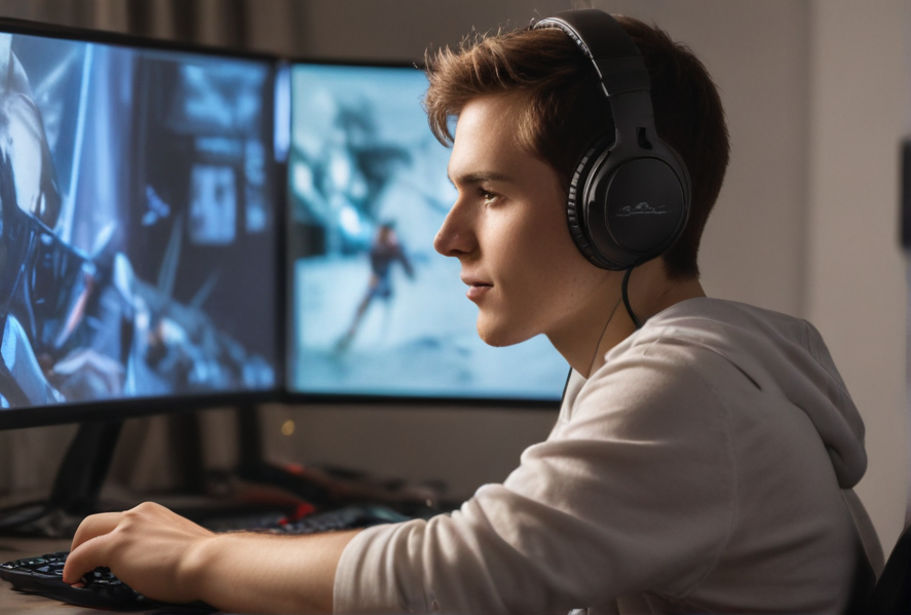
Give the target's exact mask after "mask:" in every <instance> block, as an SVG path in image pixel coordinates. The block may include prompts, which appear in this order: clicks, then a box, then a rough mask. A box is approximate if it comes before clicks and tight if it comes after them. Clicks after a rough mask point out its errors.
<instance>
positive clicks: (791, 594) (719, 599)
mask: <svg viewBox="0 0 911 615" xmlns="http://www.w3.org/2000/svg"><path fill="white" fill-rule="evenodd" d="M428 66H429V68H428V74H429V78H430V88H429V91H428V93H427V96H426V106H427V110H428V114H429V118H430V124H431V127H432V129H433V131H434V133H435V134H436V135H437V136H438V137H439V138H440V139H441V140H443V141H445V142H447V143H452V153H451V157H450V162H449V176H450V178H451V180H452V182H453V184H454V185H455V187H456V188H457V190H458V196H457V198H456V200H455V203H454V204H453V205H452V208H451V209H450V211H449V213H448V216H447V217H446V219H445V221H444V222H443V225H442V227H441V228H440V230H439V233H438V234H437V236H436V241H435V247H436V249H437V250H438V251H439V252H441V253H443V254H445V255H448V256H451V257H453V258H457V259H458V260H459V262H460V265H461V278H462V281H463V282H464V283H465V284H466V285H467V287H468V292H467V295H468V298H469V299H470V300H471V301H473V302H475V303H476V304H477V306H478V317H477V330H478V333H479V335H480V336H481V337H482V338H483V339H484V340H485V341H487V342H488V343H490V344H492V345H496V346H500V345H507V344H514V343H517V342H520V341H523V340H526V339H529V338H530V337H532V336H534V335H537V334H544V335H546V336H547V337H548V339H549V340H550V342H551V343H552V344H553V345H554V346H555V347H556V348H557V349H558V350H559V351H560V353H561V354H562V355H563V356H564V357H565V358H566V360H567V362H568V363H569V365H570V366H571V368H572V371H571V375H570V378H569V381H568V383H567V387H566V391H565V394H564V399H563V404H562V407H561V410H560V414H559V417H558V418H557V420H556V424H555V425H554V427H553V430H552V431H551V433H550V434H549V436H548V437H547V438H546V439H545V440H544V441H542V442H540V443H537V444H534V445H532V446H530V447H529V448H528V449H527V450H526V451H525V452H524V453H523V455H522V456H521V458H520V460H518V466H517V468H516V469H515V470H514V471H513V472H512V473H510V474H509V476H507V477H505V478H504V480H503V481H502V482H501V483H496V484H487V485H484V486H481V487H480V488H479V489H478V490H477V491H476V492H475V494H474V495H473V496H472V497H471V498H469V499H468V500H467V501H465V502H464V503H463V504H462V505H461V506H460V507H459V508H458V509H457V510H453V511H452V512H450V513H447V514H439V515H436V516H433V517H431V518H428V519H414V520H411V521H406V522H402V523H395V524H387V525H380V526H375V527H372V528H369V529H364V530H352V531H345V532H336V533H329V534H325V535H316V536H302V537H289V538H287V539H283V538H276V537H274V536H266V537H264V536H258V535H255V534H243V533H232V534H221V535H220V534H212V533H211V532H208V531H207V530H205V529H203V528H201V527H199V526H197V525H195V524H193V523H191V522H189V521H187V520H186V519H183V518H182V517H178V516H176V515H174V514H173V513H171V512H170V511H168V510H167V509H165V508H163V507H161V506H158V505H156V504H143V505H140V506H139V507H137V508H135V509H132V510H130V511H126V512H122V513H109V514H104V515H98V516H92V517H88V518H87V519H86V520H85V521H84V522H83V524H82V525H81V526H80V528H79V530H78V531H77V532H76V535H75V537H74V540H73V550H72V552H71V553H70V556H69V560H68V561H67V564H66V569H65V571H64V580H66V581H67V582H70V583H74V582H77V581H78V580H79V578H80V576H81V575H82V574H83V573H85V572H86V571H89V570H91V569H92V568H93V567H95V566H98V565H107V566H110V567H111V569H112V570H113V571H114V573H115V574H117V575H118V576H119V577H120V578H122V579H123V580H124V581H126V582H127V583H129V584H131V585H133V586H134V587H135V588H136V589H138V590H139V591H141V592H142V593H144V594H146V595H148V596H154V597H157V598H162V599H167V600H175V601H184V600H194V599H201V600H204V601H205V602H208V603H211V604H213V605H215V606H218V607H219V608H221V609H224V610H228V611H232V612H238V611H243V612H256V613H263V612H276V613H277V612H283V613H284V612H300V613H316V612H321V613H329V612H332V613H364V612H368V613H403V612H407V613H463V614H465V613H483V614H485V615H493V614H497V613H517V614H518V613H521V614H523V615H529V614H533V613H542V614H543V613H568V612H574V613H588V614H589V615H595V614H602V613H621V614H623V613H708V612H710V613H745V612H776V613H804V614H810V613H813V614H818V615H822V614H827V613H843V612H849V611H851V609H854V610H855V611H857V612H862V610H860V609H858V608H857V607H858V606H859V605H862V602H861V601H860V600H859V599H862V597H863V592H864V589H865V587H867V589H868V586H865V585H864V584H863V583H857V582H855V581H856V580H858V579H863V580H867V581H869V580H870V579H871V578H872V571H871V570H870V568H871V567H873V568H875V567H876V565H878V564H879V563H880V561H881V552H878V543H877V542H876V541H875V538H874V539H873V540H872V541H870V542H867V543H863V544H862V537H863V536H864V535H865V533H864V532H863V530H864V529H865V528H866V529H869V519H867V518H866V515H865V512H864V511H863V508H862V506H860V504H859V501H858V500H857V499H856V497H855V496H853V492H852V490H851V489H852V487H853V486H854V485H855V484H856V483H857V481H858V480H859V479H860V478H861V476H862V475H863V474H864V471H865V468H866V454H865V449H864V443H863V431H864V428H863V423H862V420H861V417H860V415H859V413H858V411H857V409H856V408H855V406H854V404H853V403H852V401H851V398H850V396H849V394H848V392H847V390H846V388H845V385H844V383H843V382H842V379H841V377H840V376H839V374H838V371H837V369H836V368H835V366H834V364H833V361H832V359H831V357H830V355H829V353H828V351H827V350H826V346H825V344H824V343H823V341H822V338H821V336H820V335H819V333H818V332H817V331H816V329H814V328H813V327H812V326H811V325H810V324H809V323H807V322H806V321H803V320H800V319H796V318H792V317H790V316H787V315H784V314H780V313H775V312H771V311H768V310H765V309H762V308H759V307H755V306H750V305H745V304H741V303H736V302H732V301H727V300H723V299H715V298H709V297H707V296H706V294H705V292H704V290H703V288H702V286H701V284H700V281H699V268H698V265H697V253H698V247H699V242H700V237H701V235H702V231H703V228H704V226H705V222H706V220H707V218H708V215H709V213H710V211H711V209H712V207H713V205H714V204H715V201H716V199H717V197H718V194H719V190H720V187H721V184H722V179H723V177H724V173H725V170H726V167H727V162H728V156H729V154H728V151H729V145H728V133H727V128H726V124H725V119H724V113H723V110H722V105H721V101H720V97H719V95H718V92H717V90H716V87H715V85H714V83H713V82H712V80H711V78H710V77H709V75H708V73H707V71H706V69H705V67H704V66H703V64H702V63H701V62H700V61H699V60H698V59H697V58H696V57H695V56H694V55H693V53H692V52H690V51H689V50H688V49H687V48H686V47H684V46H682V45H680V44H678V43H675V42H674V41H673V40H672V39H670V38H669V36H668V35H667V34H666V33H665V32H663V31H662V30H660V29H658V28H657V27H653V26H649V25H647V24H644V23H642V22H640V21H637V20H635V19H631V18H621V17H617V18H613V17H611V16H609V15H608V14H606V13H603V12H601V11H596V10H590V9H584V10H577V11H571V12H568V13H561V14H560V15H559V16H558V17H556V18H548V19H544V20H541V21H539V22H537V23H536V24H535V25H534V26H532V27H529V28H524V29H520V30H517V31H513V32H507V33H498V34H495V35H491V36H483V37H480V38H479V39H477V40H473V41H467V42H466V43H465V44H464V45H463V46H462V47H461V48H458V49H455V50H450V49H444V50H442V51H440V52H439V53H436V54H433V55H431V56H430V58H429V62H428ZM451 118H456V119H457V123H456V125H455V131H454V134H452V133H451V132H450V126H451V125H450V122H449V120H450V119H451ZM465 420H471V418H470V417H466V419H465ZM866 536H867V537H869V534H866ZM862 546H863V547H865V548H862ZM864 572H870V573H871V574H869V575H865V574H859V573H864Z"/></svg>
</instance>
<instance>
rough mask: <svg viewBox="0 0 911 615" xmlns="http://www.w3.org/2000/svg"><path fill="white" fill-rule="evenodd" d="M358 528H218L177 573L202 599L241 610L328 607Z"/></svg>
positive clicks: (287, 610) (311, 611)
mask: <svg viewBox="0 0 911 615" xmlns="http://www.w3.org/2000/svg"><path fill="white" fill-rule="evenodd" d="M358 531H359V530H352V531H345V532H331V533H327V534H315V535H307V536H280V535H279V536H276V535H269V534H255V533H228V534H217V535H215V536H213V537H211V538H209V539H207V540H205V541H203V542H202V543H200V544H199V546H198V547H197V548H196V549H195V550H194V551H193V552H192V553H191V554H188V557H187V558H186V562H185V569H184V570H183V571H181V575H180V577H181V578H182V579H184V581H185V582H186V583H188V585H191V587H188V588H187V589H189V590H191V592H192V593H194V594H196V595H198V596H199V597H200V598H201V599H202V600H203V601H205V602H207V603H209V604H211V605H213V606H215V607H218V608H219V609H222V610H226V611H238V612H244V613H307V614H314V615H315V614H318V613H332V589H333V583H334V581H335V569H336V567H337V566H338V562H339V558H340V557H341V554H342V551H343V550H344V548H345V546H346V545H347V544H348V542H349V541H350V540H351V539H352V538H353V537H354V536H355V535H356V534H357V533H358Z"/></svg>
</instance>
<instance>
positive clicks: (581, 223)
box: [566, 139, 620, 269]
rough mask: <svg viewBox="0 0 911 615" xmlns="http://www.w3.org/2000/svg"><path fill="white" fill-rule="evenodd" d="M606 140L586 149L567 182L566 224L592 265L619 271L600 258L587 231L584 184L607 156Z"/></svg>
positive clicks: (586, 206)
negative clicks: (599, 162)
mask: <svg viewBox="0 0 911 615" xmlns="http://www.w3.org/2000/svg"><path fill="white" fill-rule="evenodd" d="M605 141H606V139H602V140H601V141H598V142H597V143H595V144H594V145H593V146H592V147H590V148H589V149H588V151H587V152H585V154H584V155H583V156H582V158H581V159H580V160H579V163H578V164H577V165H576V168H575V170H574V171H573V175H572V177H571V178H570V180H569V195H568V197H567V201H566V222H567V225H568V226H569V234H570V235H571V236H572V238H573V241H574V242H575V244H576V247H577V248H578V249H579V251H580V252H582V254H583V255H584V256H585V258H587V259H588V260H589V262H591V263H592V264H594V265H597V266H598V267H601V268H602V269H620V268H619V267H615V266H614V264H613V263H611V262H610V261H608V260H605V259H604V258H602V257H601V255H600V253H599V252H598V250H597V249H596V247H595V246H594V245H592V238H591V234H590V233H589V230H588V215H589V214H588V203H587V199H586V198H585V194H586V184H587V183H588V181H589V177H590V176H591V173H592V169H593V168H594V167H595V166H596V162H597V160H598V159H600V158H603V157H604V156H606V155H607V151H606V143H605Z"/></svg>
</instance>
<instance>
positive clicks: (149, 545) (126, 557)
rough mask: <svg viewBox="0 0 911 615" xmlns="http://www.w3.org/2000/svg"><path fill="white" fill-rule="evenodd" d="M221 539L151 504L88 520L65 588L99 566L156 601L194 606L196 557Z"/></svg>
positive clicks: (65, 573)
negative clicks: (203, 546) (201, 549)
mask: <svg viewBox="0 0 911 615" xmlns="http://www.w3.org/2000/svg"><path fill="white" fill-rule="evenodd" d="M214 536H215V534H213V533H212V532H210V531H209V530H206V529H205V528H202V527H200V526H199V525H196V524H195V523H193V522H192V521H189V520H188V519H185V518H183V517H181V516H179V515H177V514H175V513H173V512H171V511H170V510H168V509H167V508H165V507H163V506H160V505H158V504H153V503H151V502H146V503H143V504H140V505H139V506H137V507H135V508H133V509H131V510H128V511H125V512H112V513H101V514H97V515H92V516H90V517H86V518H85V519H84V520H83V521H82V523H81V524H80V525H79V528H78V529H77V530H76V535H75V536H74V537H73V544H72V547H71V550H70V554H69V556H68V557H67V560H66V566H65V567H64V569H63V580H64V582H65V583H70V584H75V583H79V582H80V580H81V578H82V576H83V575H84V574H85V573H87V572H90V571H91V570H93V569H94V568H96V567H98V566H107V567H109V568H110V569H111V571H112V572H113V573H114V574H115V575H117V577H118V578H119V579H120V580H121V581H123V582H124V583H126V584H127V585H129V586H130V587H132V588H133V589H135V590H136V591H138V592H140V593H142V594H143V595H146V596H148V597H150V598H155V599H158V600H162V601H164V602H191V601H193V600H196V599H198V598H199V595H198V594H197V591H198V587H197V586H196V584H195V583H194V582H193V581H192V577H193V570H194V564H195V563H200V562H194V554H196V553H198V547H199V546H200V545H201V543H202V542H203V541H205V540H209V539H211V538H213V537H214Z"/></svg>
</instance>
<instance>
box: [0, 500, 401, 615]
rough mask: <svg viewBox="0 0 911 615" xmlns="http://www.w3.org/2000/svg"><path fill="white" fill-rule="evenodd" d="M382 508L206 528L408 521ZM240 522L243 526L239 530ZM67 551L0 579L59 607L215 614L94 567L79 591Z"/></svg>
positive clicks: (294, 529)
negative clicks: (66, 575)
mask: <svg viewBox="0 0 911 615" xmlns="http://www.w3.org/2000/svg"><path fill="white" fill-rule="evenodd" d="M409 518H410V517H407V516H405V515H402V514H400V513H398V512H396V511H394V510H392V509H390V508H386V507H385V506H376V505H363V506H346V507H343V508H338V509H335V510H330V511H326V512H318V513H313V514H309V515H306V516H304V517H302V518H300V519H293V520H288V519H284V518H279V519H273V518H269V517H265V518H264V519H266V521H259V522H257V521H256V519H255V518H245V519H243V520H240V519H234V520H232V521H230V522H229V521H224V520H222V521H221V522H219V523H208V524H206V525H207V526H208V527H209V528H210V529H213V530H215V531H230V530H238V529H246V530H251V531H260V532H269V533H278V534H315V533H319V532H328V531H333V530H346V529H353V528H363V527H370V526H372V525H379V524H382V523H395V522H398V521H405V520H407V519H409ZM238 522H242V523H244V524H245V525H239V524H238ZM68 554H69V552H68V551H60V552H57V553H47V554H45V555H41V556H36V557H28V558H23V559H19V560H15V561H12V562H4V563H2V564H0V578H2V579H6V580H7V581H9V582H10V583H12V584H13V587H14V588H16V589H18V590H20V591H24V592H29V593H34V594H40V595H42V596H46V597H48V598H54V599H56V600H60V601H62V602H68V603H70V604H75V605H78V606H84V607H90V608H104V609H117V610H122V611H126V610H129V611H139V610H149V609H158V608H162V607H167V608H168V612H169V613H187V614H195V613H211V612H212V611H214V610H215V609H214V608H212V607H211V606H209V605H206V604H202V603H194V604H189V605H170V604H164V603H161V602H157V601H155V600H150V599H149V598H146V597H145V596H143V595H142V594H140V593H138V592H136V591H134V590H133V589H132V588H130V587H129V586H128V585H127V584H126V583H124V582H122V581H121V580H120V579H118V578H117V577H115V576H114V575H113V574H112V573H111V571H110V570H109V569H107V568H96V569H95V570H93V571H92V572H91V573H89V574H87V575H85V577H83V582H84V586H83V587H72V586H71V585H67V584H66V583H64V582H63V565H64V563H66V557H67V555H68Z"/></svg>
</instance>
